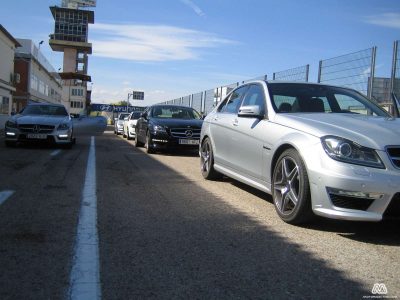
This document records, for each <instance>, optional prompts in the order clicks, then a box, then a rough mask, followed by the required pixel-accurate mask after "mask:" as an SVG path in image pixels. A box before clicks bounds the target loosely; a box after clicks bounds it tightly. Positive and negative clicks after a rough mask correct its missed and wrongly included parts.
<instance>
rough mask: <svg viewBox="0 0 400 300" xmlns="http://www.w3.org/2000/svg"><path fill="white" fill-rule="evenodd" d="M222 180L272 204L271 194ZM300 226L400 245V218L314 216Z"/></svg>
mask: <svg viewBox="0 0 400 300" xmlns="http://www.w3.org/2000/svg"><path fill="white" fill-rule="evenodd" d="M223 181H226V182H230V183H231V184H232V185H234V186H236V187H239V188H241V189H243V190H245V191H247V192H248V193H251V194H253V195H255V196H257V197H259V198H261V199H264V200H265V201H268V202H269V203H271V204H273V200H272V197H271V195H269V194H266V193H263V192H261V191H259V190H257V189H255V188H252V187H249V186H247V185H245V184H243V183H241V182H238V181H235V180H234V179H231V178H227V177H224V179H223ZM302 227H304V228H308V229H310V231H311V230H316V231H327V232H333V233H337V234H338V235H340V236H342V237H344V238H347V239H351V240H355V241H359V242H364V243H370V244H377V245H388V246H400V220H390V221H389V220H385V221H382V222H378V223H375V222H352V221H343V220H331V219H327V218H322V217H319V216H315V219H314V220H313V221H312V222H311V223H310V224H306V225H303V226H302Z"/></svg>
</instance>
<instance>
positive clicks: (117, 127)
mask: <svg viewBox="0 0 400 300" xmlns="http://www.w3.org/2000/svg"><path fill="white" fill-rule="evenodd" d="M128 116H129V113H120V114H119V115H118V117H117V118H115V119H114V133H115V134H116V135H119V134H122V133H124V119H125V118H126V117H128Z"/></svg>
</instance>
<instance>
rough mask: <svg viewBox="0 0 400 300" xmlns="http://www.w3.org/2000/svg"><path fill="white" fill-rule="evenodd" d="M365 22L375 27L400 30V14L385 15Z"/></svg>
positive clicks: (376, 16) (370, 18)
mask: <svg viewBox="0 0 400 300" xmlns="http://www.w3.org/2000/svg"><path fill="white" fill-rule="evenodd" d="M365 22H367V23H369V24H373V25H378V26H383V27H390V28H397V29H400V13H383V14H379V15H374V16H368V17H366V18H365Z"/></svg>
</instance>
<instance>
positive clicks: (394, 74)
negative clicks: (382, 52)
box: [390, 41, 399, 94]
mask: <svg viewBox="0 0 400 300" xmlns="http://www.w3.org/2000/svg"><path fill="white" fill-rule="evenodd" d="M398 46H399V41H395V42H394V44H393V60H392V76H391V78H390V94H391V93H393V92H394V82H395V80H396V69H397V49H398Z"/></svg>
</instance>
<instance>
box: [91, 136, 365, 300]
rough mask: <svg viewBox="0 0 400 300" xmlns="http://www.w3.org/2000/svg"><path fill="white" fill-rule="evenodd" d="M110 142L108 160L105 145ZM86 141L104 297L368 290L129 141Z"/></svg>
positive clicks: (351, 294) (318, 294)
mask: <svg viewBox="0 0 400 300" xmlns="http://www.w3.org/2000/svg"><path fill="white" fill-rule="evenodd" d="M111 143H112V144H113V146H112V148H113V149H114V151H113V155H112V156H110V153H109V152H108V151H107V147H109V145H110V144H111ZM96 145H97V147H96V149H97V153H96V155H97V168H98V170H99V171H98V175H97V176H98V177H97V180H98V216H99V239H100V257H101V270H102V271H101V281H102V294H103V297H104V298H105V299H136V298H167V299H169V298H194V299H288V298H294V299H315V298H318V299H320V298H327V299H332V298H338V297H339V298H340V297H341V296H343V295H346V297H347V298H362V296H363V295H369V294H370V291H369V290H365V289H364V288H363V286H362V285H361V283H359V282H357V281H355V280H352V279H350V278H348V276H346V274H344V273H343V272H341V271H339V270H336V269H334V268H332V267H330V266H329V265H328V264H327V263H326V262H325V261H323V260H321V259H319V258H317V257H315V256H313V255H312V254H310V253H309V252H307V251H304V250H303V249H302V247H301V246H299V245H297V244H294V243H292V242H291V241H290V240H288V239H286V238H284V237H282V236H280V235H279V234H277V233H276V232H274V230H273V228H268V227H267V226H265V224H262V223H260V222H258V221H257V220H256V219H253V218H252V217H251V216H249V215H246V214H244V213H241V212H240V211H238V210H237V209H236V208H235V207H232V206H230V205H229V204H227V203H226V202H224V201H222V200H221V199H220V198H219V197H217V196H216V195H215V194H212V193H210V192H209V191H207V190H205V189H204V188H202V187H200V186H199V185H197V184H196V183H195V182H192V181H189V180H188V179H187V178H185V177H184V176H181V175H179V174H178V173H177V172H175V171H174V170H173V169H170V168H168V167H167V166H165V165H163V164H162V163H160V162H158V161H156V160H154V159H153V158H152V157H151V156H149V155H146V154H144V153H143V152H141V151H139V150H137V149H136V148H135V147H133V146H132V147H131V148H129V147H126V142H124V141H123V140H122V139H119V138H116V137H114V138H113V137H112V136H111V135H107V134H105V135H103V136H101V137H98V138H96ZM127 157H129V159H127ZM100 170H101V171H100ZM251 192H252V193H255V194H257V193H258V192H257V191H251ZM316 226H317V225H316ZM316 228H317V227H314V229H315V230H317V229H316ZM310 234H312V232H311V229H310Z"/></svg>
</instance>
